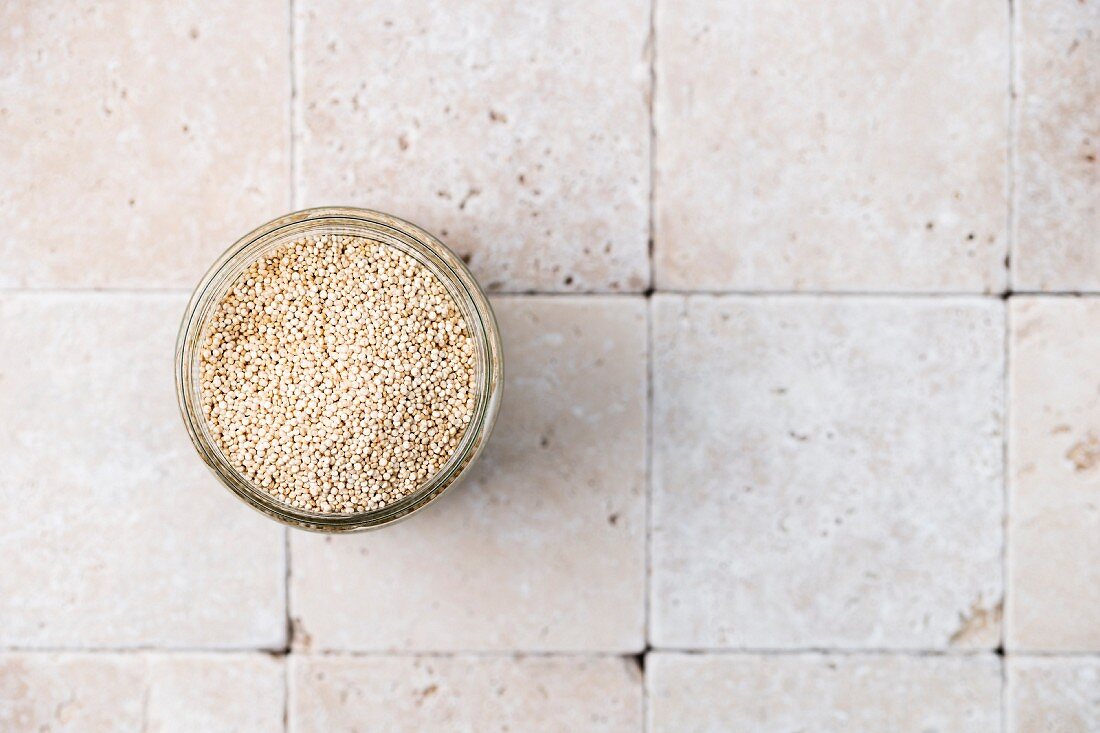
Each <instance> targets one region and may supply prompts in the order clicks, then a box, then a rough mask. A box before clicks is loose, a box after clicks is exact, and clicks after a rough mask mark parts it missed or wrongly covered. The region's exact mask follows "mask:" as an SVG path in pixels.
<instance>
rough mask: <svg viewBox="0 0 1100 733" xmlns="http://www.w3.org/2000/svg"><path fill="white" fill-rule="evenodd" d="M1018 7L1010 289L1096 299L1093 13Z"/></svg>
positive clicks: (1041, 4) (1099, 49)
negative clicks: (1086, 293) (1092, 294)
mask: <svg viewBox="0 0 1100 733" xmlns="http://www.w3.org/2000/svg"><path fill="white" fill-rule="evenodd" d="M1016 7H1017V14H1018V17H1019V21H1018V26H1017V33H1016V39H1017V40H1016V46H1017V49H1018V50H1017V57H1016V75H1017V79H1016V88H1017V94H1018V102H1017V110H1016V114H1017V124H1016V130H1017V132H1016V138H1017V142H1016V147H1017V153H1016V183H1015V187H1014V190H1015V194H1016V196H1015V197H1016V202H1015V207H1014V212H1015V232H1016V235H1015V237H1014V239H1013V241H1014V249H1015V252H1014V253H1013V259H1012V265H1013V268H1012V269H1013V285H1014V287H1015V288H1016V289H1017V290H1092V291H1096V290H1100V240H1098V239H1097V232H1098V231H1100V204H1098V202H1100V162H1098V158H1100V128H1098V127H1097V121H1096V110H1097V107H1100V63H1097V58H1100V5H1097V4H1096V3H1086V2H1076V3H1074V2H1065V1H1064V0H1020V2H1018V3H1017V5H1016Z"/></svg>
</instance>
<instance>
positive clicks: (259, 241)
mask: <svg viewBox="0 0 1100 733" xmlns="http://www.w3.org/2000/svg"><path fill="white" fill-rule="evenodd" d="M322 234H336V235H353V236H359V237H363V238H365V239H369V240H373V241H375V242H380V243H383V244H387V245H390V246H392V247H396V248H397V249H399V250H401V251H402V252H404V253H406V254H408V255H409V256H411V257H414V258H415V259H416V260H417V261H419V262H420V263H421V264H423V265H424V266H425V267H427V268H428V269H429V270H431V271H432V272H433V273H434V274H435V276H436V277H437V278H439V281H440V282H441V283H443V285H444V286H445V287H446V288H447V290H448V291H449V292H450V294H451V297H452V298H453V299H454V301H455V303H456V304H458V306H459V308H460V309H461V310H462V311H463V313H464V315H465V318H466V322H467V324H468V326H469V328H470V333H471V336H472V337H473V340H474V343H475V350H476V367H475V372H476V373H475V377H476V379H475V381H476V390H477V392H476V395H475V399H476V404H475V406H474V413H473V416H472V417H471V419H470V424H469V426H468V427H467V428H466V430H465V432H464V433H463V436H462V439H461V440H460V442H459V445H458V448H457V449H456V451H455V453H454V455H452V456H451V458H450V460H448V461H447V463H446V464H445V465H444V466H443V467H442V468H441V469H440V470H439V471H438V472H437V473H436V475H435V476H433V477H432V478H430V479H429V480H428V481H427V482H426V483H425V484H424V485H423V486H421V487H420V488H419V489H418V490H417V491H416V492H414V493H413V494H411V495H409V496H406V497H405V498H403V499H401V500H399V501H396V502H394V503H392V504H389V505H387V506H384V507H382V508H381V509H376V510H372V511H368V512H362V513H358V514H321V513H317V512H310V511H306V510H303V509H297V508H295V507H292V506H289V505H287V504H284V503H283V502H281V501H279V500H278V499H276V498H275V497H273V496H271V495H270V494H268V493H267V492H266V491H264V490H263V489H262V488H260V487H259V486H257V485H255V484H254V483H253V482H252V481H250V480H249V479H248V478H247V477H246V476H244V475H243V474H241V473H240V472H239V471H237V469H235V468H234V467H233V466H232V465H231V464H230V463H229V461H228V460H227V459H226V457H225V456H224V455H223V453H222V451H221V449H220V448H219V447H218V445H217V443H215V441H214V439H213V437H212V436H211V434H210V431H209V429H208V426H207V423H206V419H205V417H204V416H203V412H202V399H201V389H200V381H199V375H200V366H201V363H200V362H201V359H200V348H201V345H202V344H203V343H204V341H205V339H206V337H207V335H208V334H207V328H208V325H209V323H210V320H211V318H212V316H213V313H214V311H215V309H216V307H217V305H218V303H219V302H220V301H221V299H222V298H223V297H224V296H225V294H226V293H227V292H228V290H229V288H230V287H231V286H232V284H233V283H234V282H235V281H236V280H237V278H238V277H239V276H240V275H241V273H243V272H244V271H245V270H246V269H247V268H248V267H249V266H250V265H251V264H252V263H253V262H255V261H256V260H257V259H259V258H261V257H264V256H265V255H267V254H269V253H271V252H272V251H274V250H275V249H277V248H278V247H280V246H282V245H284V244H289V243H292V242H294V241H295V240H297V239H298V238H300V237H302V236H305V235H322ZM503 367H504V363H503V353H502V350H501V343H500V333H499V331H498V329H497V324H496V319H495V318H494V316H493V311H492V308H491V307H490V306H489V300H488V298H486V297H485V293H484V292H482V290H481V288H480V287H479V286H478V284H477V281H476V280H474V277H473V275H471V274H470V271H469V270H468V269H467V268H466V265H465V264H464V263H463V262H462V260H461V259H459V258H458V257H457V256H456V255H455V254H454V253H453V252H451V250H449V249H447V247H446V246H445V245H444V244H443V243H442V242H440V241H439V240H438V239H436V238H435V237H433V236H432V235H431V234H429V233H427V232H426V231H424V230H423V229H421V228H420V227H418V226H416V225H414V224H410V223H409V222H407V221H404V220H402V219H398V218H397V217H395V216H390V215H389V214H383V213H380V212H377V211H369V210H367V209H354V208H345V207H333V208H319V209H306V210H304V211H298V212H295V213H293V214H288V215H286V216H284V217H281V218H279V219H276V220H274V221H271V222H268V223H267V224H264V225H263V226H261V227H259V228H257V229H255V230H254V231H252V232H250V233H249V234H247V235H245V236H244V237H242V238H241V239H240V240H238V241H237V243H236V244H234V245H233V246H232V247H230V248H229V249H228V250H226V251H225V253H224V254H223V255H222V256H221V257H220V258H218V261H217V262H215V263H214V265H213V266H212V267H211V268H210V270H209V271H207V273H206V275H205V276H204V277H203V279H202V281H201V282H200V283H199V285H198V287H196V288H195V292H194V294H193V295H192V296H191V301H190V303H188V305H187V311H186V312H185V313H184V316H183V322H182V324H181V325H180V332H179V338H178V340H177V342H176V363H175V370H176V396H177V399H178V400H179V406H180V412H181V413H182V415H183V421H184V424H185V425H186V426H187V432H188V433H189V434H190V436H191V442H192V443H194V445H195V449H196V450H197V451H198V453H199V455H200V456H201V457H202V459H203V461H205V462H206V465H207V466H209V467H210V469H211V470H212V471H213V472H214V475H215V476H217V477H218V479H219V480H220V481H221V482H222V483H223V484H224V485H225V486H226V487H227V488H228V489H229V490H230V491H232V492H233V493H234V494H236V495H237V496H238V497H239V498H241V499H242V500H243V501H244V502H245V503H247V504H248V505H249V506H251V507H253V508H254V509H257V510H259V511H260V512H261V513H263V514H265V515H267V516H268V517H271V518H272V519H276V520H278V521H280V522H283V523H285V524H289V525H291V526H294V527H301V528H302V529H309V530H314V531H319V532H353V531H359V530H367V529H376V528H378V527H382V526H384V525H387V524H391V523H393V522H396V521H397V520H399V519H404V518H405V517H407V516H409V515H410V514H412V513H413V512H416V511H418V510H420V509H423V508H424V507H425V506H427V505H428V504H429V503H431V502H432V501H434V500H435V499H436V498H437V497H439V496H440V495H441V494H442V493H443V492H444V491H446V490H447V489H448V488H450V487H451V486H453V485H454V484H455V482H456V481H457V480H458V478H459V477H460V476H461V475H462V474H463V473H464V472H465V471H466V469H467V468H469V467H470V464H471V463H472V462H473V461H474V459H476V458H477V457H478V455H479V454H480V453H481V451H482V449H483V448H484V447H485V443H486V442H487V440H488V438H489V433H490V432H491V431H492V429H493V422H494V421H495V419H496V415H497V410H498V408H499V407H500V396H501V391H502V388H503V379H504V373H503Z"/></svg>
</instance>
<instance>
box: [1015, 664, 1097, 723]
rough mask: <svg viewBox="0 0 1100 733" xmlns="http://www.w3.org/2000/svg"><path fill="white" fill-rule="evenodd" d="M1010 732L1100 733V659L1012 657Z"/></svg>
mask: <svg viewBox="0 0 1100 733" xmlns="http://www.w3.org/2000/svg"><path fill="white" fill-rule="evenodd" d="M1007 720H1008V727H1007V730H1008V733H1033V732H1039V731H1041V732H1042V733H1089V732H1090V731H1097V730H1100V660H1097V659H1088V658H1083V657H1061V658H1059V657H1046V658H1031V659H1028V658H1009V660H1008V713H1007Z"/></svg>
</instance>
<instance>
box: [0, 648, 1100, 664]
mask: <svg viewBox="0 0 1100 733" xmlns="http://www.w3.org/2000/svg"><path fill="white" fill-rule="evenodd" d="M651 651H652V653H654V654H681V655H684V656H728V657H736V656H775V657H787V656H798V655H807V656H809V655H816V656H824V657H829V656H834V657H846V656H868V657H893V658H900V659H920V658H940V657H944V658H952V659H968V658H987V657H991V656H996V657H999V656H1000V655H999V654H997V650H995V649H951V648H945V649H887V648H866V649H860V648H855V647H837V648H829V647H804V648H790V649H786V648H767V647H741V648H728V649H724V648H719V647H709V648H707V647H659V648H655V649H652V650H651ZM13 654H25V655H39V654H41V655H49V654H61V655H64V654H71V655H74V656H79V655H93V656H94V655H107V654H114V655H119V656H135V657H136V656H140V655H143V654H147V655H161V656H186V655H189V654H191V655H203V654H209V655H216V656H225V657H233V656H255V655H264V656H267V657H273V658H276V659H282V660H284V661H285V662H289V660H290V659H291V658H294V659H299V658H303V657H306V658H314V659H316V658H321V659H324V658H330V659H354V658H363V659H376V658H377V659H387V658H390V659H408V658H417V657H425V658H441V659H448V658H458V657H469V658H474V659H526V658H537V659H630V658H631V657H633V656H635V655H634V654H633V653H632V652H629V651H625V652H624V651H611V650H606V649H602V650H575V649H574V650H561V651H530V650H523V649H499V650H484V649H481V650H478V649H464V650H455V651H440V650H424V649H410V650H407V651H399V650H355V649H345V650H331V649H329V650H325V649H320V650H317V651H311V652H304V653H303V652H293V653H286V652H284V651H283V650H281V649H280V650H272V649H264V648H260V647H240V648H224V647H151V646H144V647H56V646H49V647H46V646H42V647H18V646H12V647H0V656H4V655H13ZM1005 658H1012V659H1084V660H1100V652H1096V651H1071V650H1061V651H1053V650H1046V651H1042V650H1036V651H1019V652H1009V653H1006V654H1005Z"/></svg>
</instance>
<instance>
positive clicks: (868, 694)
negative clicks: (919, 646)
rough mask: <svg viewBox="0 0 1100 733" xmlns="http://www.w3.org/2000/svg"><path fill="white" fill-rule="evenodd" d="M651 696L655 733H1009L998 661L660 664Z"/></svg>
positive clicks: (689, 659)
mask: <svg viewBox="0 0 1100 733" xmlns="http://www.w3.org/2000/svg"><path fill="white" fill-rule="evenodd" d="M646 686H647V691H648V694H647V699H648V710H647V716H648V723H649V724H648V727H647V730H649V731H650V733H672V732H673V731H675V733H704V731H705V732H707V733H709V732H711V731H713V732H714V733H718V731H755V730H760V731H764V730H768V731H796V730H798V731H811V730H812V731H822V732H823V733H824V732H825V731H875V730H881V731H886V730H891V731H953V732H957V733H965V732H966V731H974V733H989V731H996V730H1000V725H1001V709H1000V708H1001V670H1000V664H999V663H998V661H997V659H996V658H994V657H992V656H989V657H987V656H981V657H973V656H965V657H947V656H943V657H894V656H882V655H876V656H865V655H837V656H823V655H820V654H797V655H776V656H760V655H702V656H700V655H682V654H652V655H650V657H649V661H648V663H647V664H646ZM1036 730H1038V729H1036Z"/></svg>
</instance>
